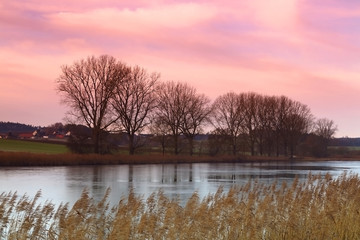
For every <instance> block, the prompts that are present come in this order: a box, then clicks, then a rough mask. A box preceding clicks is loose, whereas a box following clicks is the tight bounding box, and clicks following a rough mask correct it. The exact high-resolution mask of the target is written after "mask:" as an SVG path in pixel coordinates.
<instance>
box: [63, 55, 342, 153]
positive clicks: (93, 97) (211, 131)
mask: <svg viewBox="0 0 360 240" xmlns="http://www.w3.org/2000/svg"><path fill="white" fill-rule="evenodd" d="M61 70H62V73H61V75H60V76H59V78H58V79H57V90H58V92H59V93H60V94H61V96H62V101H63V102H64V103H65V104H66V105H67V106H69V112H68V113H67V116H68V117H69V119H72V121H75V123H84V124H85V125H86V126H87V127H89V128H90V129H91V131H92V133H91V140H92V149H93V150H92V151H93V152H94V153H102V152H103V150H102V142H103V141H105V136H107V134H106V133H108V132H109V131H112V132H120V131H121V132H125V133H126V134H127V137H128V143H129V146H128V150H129V154H134V153H135V150H136V149H137V148H138V147H139V146H141V145H142V143H141V138H139V135H140V134H141V133H144V132H150V133H152V135H153V136H156V137H157V139H158V140H159V142H160V143H161V146H162V149H163V152H164V150H165V147H167V146H168V145H169V143H171V145H172V146H171V147H172V150H173V153H174V154H179V153H180V152H181V150H182V145H183V144H182V143H183V142H184V141H186V142H187V144H186V146H187V148H188V153H189V154H190V155H192V154H193V153H194V151H195V145H194V140H195V138H196V136H198V135H199V134H201V133H205V132H206V133H208V148H209V153H210V154H229V153H230V154H233V155H237V154H239V153H242V152H243V153H246V152H249V153H250V154H251V155H256V154H260V155H264V154H267V155H269V156H270V155H276V156H279V155H286V156H290V157H293V156H294V154H295V153H296V150H297V147H298V146H299V144H300V142H301V141H302V139H303V138H304V136H306V135H313V136H316V139H317V141H320V140H321V141H322V146H325V145H326V143H327V141H329V140H330V139H331V138H332V137H333V136H334V134H335V132H336V130H337V128H336V126H335V124H334V122H333V121H332V120H329V119H326V118H322V119H315V117H314V116H313V115H312V113H311V110H310V108H309V107H308V106H306V105H305V104H302V103H300V102H298V101H295V100H292V99H290V98H288V97H286V96H266V95H261V94H257V93H253V92H249V93H235V92H229V93H226V94H223V95H221V96H219V97H217V98H216V99H215V100H214V101H213V102H211V101H210V99H209V98H208V97H207V96H206V95H204V94H200V93H198V92H197V90H196V89H195V88H194V87H192V86H190V85H189V84H187V83H183V82H175V81H166V82H164V81H161V80H160V74H159V73H149V72H147V71H146V70H145V69H144V68H141V67H140V66H129V65H127V64H125V63H123V62H121V61H119V60H117V59H115V58H114V57H112V56H109V55H102V56H99V57H94V56H91V57H87V58H86V59H82V60H80V61H76V62H74V63H73V64H72V65H65V66H63V67H62V68H61Z"/></svg>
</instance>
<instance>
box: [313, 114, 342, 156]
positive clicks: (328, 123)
mask: <svg viewBox="0 0 360 240" xmlns="http://www.w3.org/2000/svg"><path fill="white" fill-rule="evenodd" d="M336 131H337V126H336V125H335V123H334V121H333V120H330V119H327V118H320V119H318V120H316V121H315V123H314V133H315V134H316V135H317V136H318V137H319V138H320V144H319V145H320V146H321V149H322V153H323V155H324V156H326V155H327V154H328V146H329V143H330V140H331V139H332V138H333V137H334V135H335V133H336Z"/></svg>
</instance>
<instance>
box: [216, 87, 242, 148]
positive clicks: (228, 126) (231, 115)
mask: <svg viewBox="0 0 360 240" xmlns="http://www.w3.org/2000/svg"><path fill="white" fill-rule="evenodd" d="M243 110H244V99H243V96H242V95H240V94H236V93H233V92H230V93H226V94H224V95H221V96H219V97H218V98H217V99H216V100H215V101H214V103H213V116H212V124H213V125H214V127H215V129H217V132H218V133H221V134H222V135H227V136H229V137H230V138H231V146H232V154H233V155H236V153H237V151H238V149H237V145H238V139H239V136H240V135H241V133H242V128H243V124H244V117H243Z"/></svg>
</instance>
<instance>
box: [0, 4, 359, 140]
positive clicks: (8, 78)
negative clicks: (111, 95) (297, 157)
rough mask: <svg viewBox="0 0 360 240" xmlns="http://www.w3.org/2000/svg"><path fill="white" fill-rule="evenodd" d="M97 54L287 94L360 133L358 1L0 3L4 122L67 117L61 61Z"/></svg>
mask: <svg viewBox="0 0 360 240" xmlns="http://www.w3.org/2000/svg"><path fill="white" fill-rule="evenodd" d="M101 54H109V55H112V56H114V57H116V58H117V59H119V60H121V61H123V62H125V63H128V64H130V65H134V64H138V65H140V66H142V67H144V68H146V69H147V70H148V71H150V72H152V71H156V72H159V73H161V79H162V80H164V81H165V80H175V81H184V82H188V83H190V84H191V85H192V86H194V87H195V88H196V89H197V90H198V91H199V92H200V93H205V94H206V95H208V96H209V97H210V98H211V99H213V100H214V99H215V98H216V97H217V96H219V95H221V94H224V93H227V92H229V91H234V92H248V91H253V92H257V93H261V94H267V95H286V96H288V97H290V98H291V99H294V100H298V101H300V102H302V103H304V104H307V105H308V106H309V107H310V109H311V110H312V113H313V114H314V115H315V116H316V117H318V118H322V117H326V118H329V119H332V120H334V121H335V122H336V124H337V125H338V128H339V132H338V133H337V137H342V136H349V137H360V124H359V123H360V121H359V119H360V104H359V103H360V2H359V1H358V0H347V1H338V0H272V1H267V0H230V1H220V0H206V1H205V0H199V1H186V0H182V1H179V0H156V1H147V0H131V1H130V0H124V1H118V0H77V1H74V0H62V1H59V0H47V1H40V0H27V1H22V0H11V1H9V0H0V83H1V84H0V121H13V122H21V123H27V124H33V125H41V126H47V125H49V124H52V123H55V122H61V121H63V118H64V117H65V112H66V107H65V106H63V105H61V104H60V97H59V96H58V94H57V93H56V91H55V88H56V85H55V80H56V78H57V77H58V76H59V75H60V67H61V66H62V65H64V64H72V63H73V62H74V61H76V60H79V59H82V58H86V57H87V56H91V55H95V56H98V55H101Z"/></svg>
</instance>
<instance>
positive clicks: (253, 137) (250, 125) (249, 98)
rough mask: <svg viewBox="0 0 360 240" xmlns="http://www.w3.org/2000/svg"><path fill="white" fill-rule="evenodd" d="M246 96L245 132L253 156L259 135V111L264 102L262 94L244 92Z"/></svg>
mask: <svg viewBox="0 0 360 240" xmlns="http://www.w3.org/2000/svg"><path fill="white" fill-rule="evenodd" d="M242 95H243V98H244V114H243V116H244V125H243V133H244V134H246V140H247V143H248V146H249V147H250V153H251V156H254V155H255V143H256V142H257V140H258V137H259V136H261V135H259V125H260V122H259V111H258V109H259V108H261V107H262V106H260V105H261V104H262V101H261V100H262V99H261V95H259V94H256V93H253V92H250V93H243V94H242Z"/></svg>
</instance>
